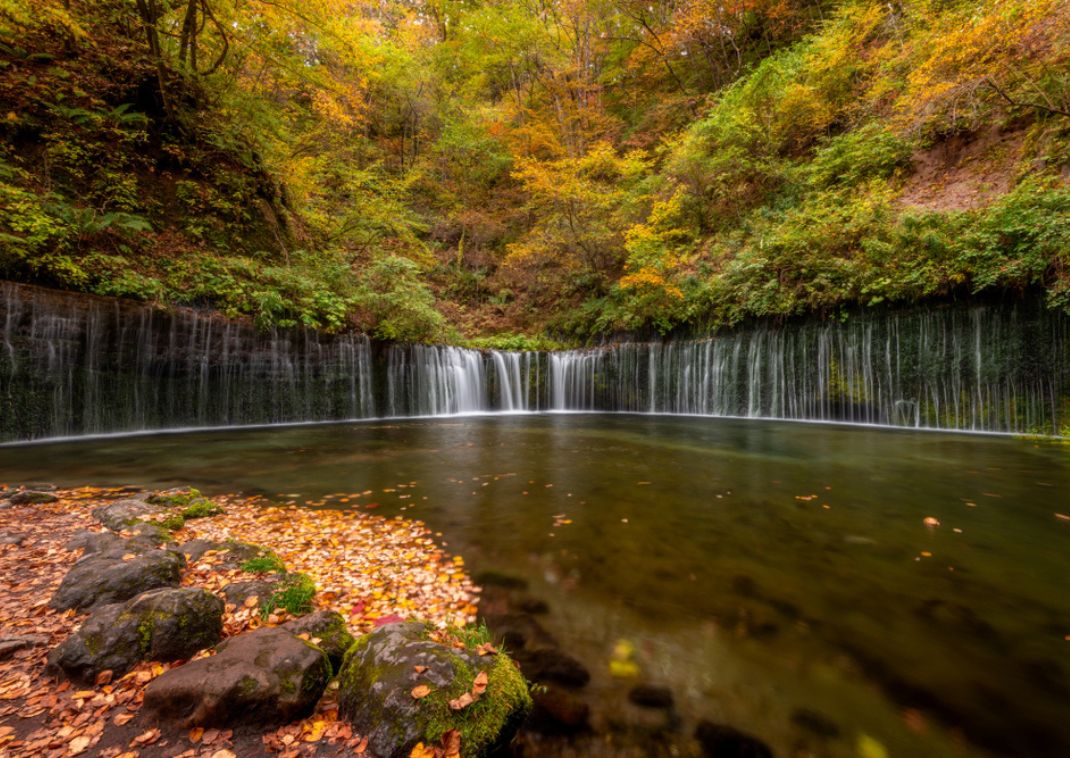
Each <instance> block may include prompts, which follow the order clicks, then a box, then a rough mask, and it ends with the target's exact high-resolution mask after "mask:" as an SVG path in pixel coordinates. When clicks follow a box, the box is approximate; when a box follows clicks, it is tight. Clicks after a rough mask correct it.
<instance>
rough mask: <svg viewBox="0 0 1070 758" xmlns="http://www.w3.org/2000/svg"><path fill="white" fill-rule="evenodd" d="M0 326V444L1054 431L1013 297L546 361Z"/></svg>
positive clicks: (33, 291) (1069, 330) (7, 315)
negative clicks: (447, 428)
mask: <svg viewBox="0 0 1070 758" xmlns="http://www.w3.org/2000/svg"><path fill="white" fill-rule="evenodd" d="M0 324H2V326H3V343H2V349H0V439H30V438H35V437H53V436H64V435H77V434H89V433H97V432H117V431H132V430H143V429H164V428H176V427H186V426H218V425H231V424H256V423H272V422H289V421H320V420H341V419H355V418H370V417H375V416H436V415H451V414H463V413H487V412H531V411H625V412H636V413H680V414H697V415H703V416H744V417H751V418H783V419H806V420H825V421H844V422H851V423H868V424H887V425H892V426H906V427H928V428H945V429H963V430H976V431H1001V432H1036V433H1047V434H1051V433H1058V432H1059V431H1060V430H1065V428H1066V426H1067V424H1068V423H1070V318H1067V317H1066V316H1065V315H1063V314H1059V313H1056V312H1053V311H1049V310H1046V309H1045V308H1044V307H1043V306H1042V305H1041V304H1040V303H1038V302H1035V301H1027V300H1023V301H1019V302H1017V303H1015V304H1011V305H974V306H969V307H944V308H937V309H929V310H924V311H923V310H914V311H906V312H900V313H894V312H893V313H887V314H870V315H865V316H859V317H855V318H852V319H849V320H847V321H846V322H842V323H841V322H830V321H817V320H808V321H801V322H798V323H794V324H789V325H771V324H765V325H758V326H754V327H751V328H746V329H738V330H733V331H729V332H725V333H722V334H717V335H714V336H712V337H707V338H702V339H692V340H667V341H653V342H624V343H619V344H614V345H607V346H603V347H598V348H591V349H584V350H568V351H558V352H552V353H537V352H517V351H495V350H487V351H479V350H469V349H463V348H457V347H447V346H441V345H384V344H377V343H372V342H371V341H369V340H368V339H367V338H365V337H363V336H360V335H353V334H342V335H323V334H319V333H316V332H314V331H312V330H307V329H293V330H282V329H276V330H272V331H268V332H263V331H258V330H257V329H255V328H254V327H253V325H252V324H250V323H248V322H243V321H234V320H228V319H225V318H223V317H221V316H219V315H218V314H212V313H207V312H202V311H196V310H192V309H182V308H177V309H171V310H161V309H158V308H154V307H151V306H147V305H141V304H137V303H132V302H128V301H121V300H115V299H108V298H99V297H91V296H85V295H74V294H70V293H62V292H55V291H50V290H45V289H41V288H37V287H29V286H23V285H16V284H11V283H5V284H0Z"/></svg>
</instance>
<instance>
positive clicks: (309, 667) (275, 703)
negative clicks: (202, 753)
mask: <svg viewBox="0 0 1070 758" xmlns="http://www.w3.org/2000/svg"><path fill="white" fill-rule="evenodd" d="M330 676H331V666H330V663H329V662H328V661H327V656H326V654H325V653H324V652H323V651H322V650H320V649H319V648H318V647H316V646H315V645H313V644H312V643H310V642H306V641H305V640H302V639H299V638H298V637H295V636H294V635H292V634H290V633H289V632H288V631H286V630H285V629H280V628H278V627H273V628H263V629H257V630H256V631H253V632H249V633H247V634H242V635H240V636H238V637H232V638H231V639H229V640H227V641H226V642H224V643H223V644H222V645H220V646H219V648H218V651H217V652H216V654H215V655H213V656H210V657H208V658H201V659H198V660H196V661H190V662H189V663H187V664H185V665H184V666H179V667H178V668H176V669H172V670H170V671H168V672H166V673H164V674H162V675H161V676H159V677H157V678H156V679H154V680H153V682H152V683H151V684H150V685H149V686H148V687H147V688H146V690H145V707H146V708H147V709H149V710H151V711H153V712H155V714H156V715H157V716H158V717H159V718H161V719H163V720H165V721H172V722H177V723H178V724H179V725H180V726H182V727H191V726H229V725H235V724H250V723H259V724H280V723H286V722H288V721H293V720H294V719H300V718H303V717H305V716H307V715H308V714H309V713H311V712H312V710H313V708H315V706H316V703H317V702H318V701H319V699H320V696H321V695H322V694H323V691H324V689H326V687H327V681H328V680H329V679H330Z"/></svg>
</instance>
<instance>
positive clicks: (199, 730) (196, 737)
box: [189, 726, 204, 745]
mask: <svg viewBox="0 0 1070 758" xmlns="http://www.w3.org/2000/svg"><path fill="white" fill-rule="evenodd" d="M202 737H204V727H203V726H195V727H193V728H192V729H190V730H189V741H190V742H192V743H193V744H194V745H196V744H197V743H198V742H200V741H201V738H202Z"/></svg>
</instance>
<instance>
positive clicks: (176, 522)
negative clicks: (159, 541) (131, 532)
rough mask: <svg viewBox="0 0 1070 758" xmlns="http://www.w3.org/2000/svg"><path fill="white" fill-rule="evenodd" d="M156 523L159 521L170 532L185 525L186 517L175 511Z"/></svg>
mask: <svg viewBox="0 0 1070 758" xmlns="http://www.w3.org/2000/svg"><path fill="white" fill-rule="evenodd" d="M157 523H159V525H160V526H162V527H163V528H164V529H167V530H168V531H171V532H175V531H178V530H179V529H181V528H182V527H184V526H185V525H186V519H184V518H183V517H182V516H180V515H179V514H177V513H175V514H173V515H171V516H168V517H167V518H165V519H164V520H163V521H159V522H157Z"/></svg>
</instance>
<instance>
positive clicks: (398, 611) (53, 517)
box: [0, 486, 526, 758]
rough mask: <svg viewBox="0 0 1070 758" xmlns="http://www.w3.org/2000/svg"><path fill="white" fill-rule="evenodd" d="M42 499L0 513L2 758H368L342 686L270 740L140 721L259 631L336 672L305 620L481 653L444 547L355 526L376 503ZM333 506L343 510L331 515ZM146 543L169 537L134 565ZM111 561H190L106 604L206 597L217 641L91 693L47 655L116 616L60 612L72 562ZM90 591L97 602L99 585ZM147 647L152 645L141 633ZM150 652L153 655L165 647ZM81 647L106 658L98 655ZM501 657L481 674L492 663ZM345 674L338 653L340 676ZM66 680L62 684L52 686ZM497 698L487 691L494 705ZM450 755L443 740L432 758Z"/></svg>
mask: <svg viewBox="0 0 1070 758" xmlns="http://www.w3.org/2000/svg"><path fill="white" fill-rule="evenodd" d="M37 489H39V490H41V491H40V492H39V493H36V494H33V495H28V494H27V493H26V492H23V491H18V490H11V491H7V492H6V493H5V496H12V495H13V497H10V498H9V499H7V500H5V501H4V502H3V511H2V514H3V519H2V522H0V576H4V577H6V578H7V579H8V585H9V586H8V587H7V591H6V592H5V593H4V600H3V602H2V603H0V629H2V630H3V631H2V637H3V640H2V644H0V649H2V655H0V657H2V658H3V660H0V755H4V756H11V757H12V758H15V757H17V756H31V755H32V756H42V755H51V756H73V755H83V754H84V755H101V756H112V757H114V756H120V755H122V756H126V757H129V756H137V755H140V756H153V755H167V756H179V755H181V756H185V757H186V758H194V756H214V758H228V756H232V755H241V756H247V755H259V754H281V755H286V756H298V755H335V754H338V753H339V752H342V751H348V752H349V753H352V752H356V753H358V754H362V753H365V752H367V753H368V754H369V755H371V754H373V753H372V752H371V751H370V750H369V749H368V745H369V740H368V734H363V735H362V734H360V733H359V732H358V731H357V730H356V729H354V728H353V726H352V724H351V723H350V721H351V720H352V719H350V720H348V721H347V719H346V718H345V717H344V716H340V711H339V705H340V703H339V700H340V695H339V692H340V690H343V694H342V696H341V697H342V699H344V697H345V693H344V688H340V687H339V684H338V681H337V680H333V681H332V683H331V684H329V685H327V686H326V687H325V689H324V690H323V696H322V697H321V698H317V699H316V701H314V702H315V705H314V708H312V709H311V710H310V712H308V713H301V714H300V716H301V717H300V718H295V719H289V720H286V721H283V722H280V723H270V724H269V723H268V722H269V721H270V719H262V720H261V721H262V723H263V724H264V725H263V726H256V725H255V724H252V723H249V722H255V721H257V719H255V718H244V717H243V714H235V718H234V719H233V722H234V723H233V724H231V725H223V724H220V725H218V726H216V727H215V728H213V725H212V724H208V723H205V724H203V725H201V724H195V725H190V724H191V722H190V721H189V719H187V720H186V722H185V723H183V722H182V721H181V720H171V719H168V718H166V717H161V714H160V713H159V712H155V713H154V712H152V711H151V709H148V710H146V709H145V708H144V705H145V701H146V693H147V692H148V691H149V690H150V688H151V686H156V687H157V689H160V686H159V683H160V682H161V681H165V680H167V679H168V677H166V676H165V675H166V674H168V672H176V671H180V670H181V669H182V668H183V666H193V665H194V664H195V663H201V662H203V661H204V660H205V659H207V658H209V657H210V656H211V654H212V652H213V650H223V652H220V653H217V655H220V656H221V655H225V654H226V650H227V649H228V648H233V647H234V644H235V643H234V642H233V641H234V640H235V639H243V640H244V639H248V638H250V635H251V634H254V633H255V634H260V635H264V634H268V633H271V634H283V632H282V631H281V630H282V629H286V630H287V631H288V632H289V631H293V632H294V633H295V634H296V635H297V638H299V639H301V640H303V641H304V642H306V643H308V645H307V647H312V645H313V644H314V645H316V646H319V647H322V648H323V650H324V651H325V652H328V653H331V657H332V659H334V658H335V655H334V653H333V652H332V651H331V650H330V647H331V644H332V642H333V641H332V640H327V639H320V636H318V635H322V636H323V637H324V638H326V637H327V635H326V634H325V633H323V632H316V631H313V632H312V633H311V634H308V633H304V634H302V633H299V632H298V631H297V630H298V629H299V628H301V627H297V626H294V625H295V624H302V623H305V627H304V628H311V627H309V626H308V624H307V623H306V622H305V619H313V618H327V617H328V616H329V617H330V618H332V619H333V618H337V617H336V616H334V614H340V615H341V618H342V619H344V620H345V623H344V627H346V629H343V630H342V634H343V635H344V637H345V639H352V638H350V637H349V633H350V632H351V633H352V634H354V635H357V636H360V635H367V634H368V633H370V632H375V631H376V630H379V629H394V628H397V627H398V626H401V625H399V624H397V622H400V621H402V620H412V619H420V620H422V621H425V622H427V624H428V627H427V632H426V637H427V639H428V642H426V643H421V644H424V645H427V644H438V643H441V644H444V645H445V646H446V647H447V648H456V649H457V650H459V651H460V652H459V653H458V654H465V651H464V649H463V648H464V641H471V640H472V639H474V638H473V637H472V635H473V634H474V633H473V632H471V631H470V630H465V631H459V630H462V629H464V627H465V626H466V625H467V624H470V623H471V622H473V621H474V619H475V612H476V607H475V602H476V599H477V597H478V588H477V587H475V586H474V585H473V584H472V582H471V580H470V579H469V578H468V576H467V574H466V573H465V570H464V566H463V560H462V559H461V558H460V557H459V556H451V555H449V554H448V553H447V552H445V551H444V550H443V549H442V548H441V547H439V546H438V544H437V543H436V540H435V538H434V535H433V534H432V533H431V532H430V531H429V530H428V529H427V528H426V527H425V526H424V525H423V524H422V523H420V522H418V521H414V520H410V519H403V518H400V517H398V518H382V517H378V516H375V515H373V514H369V513H367V512H362V511H361V505H362V503H363V501H362V498H363V499H364V500H366V499H367V498H366V495H368V494H370V493H348V494H347V493H337V494H336V495H335V496H334V497H332V498H323V499H322V500H320V501H317V502H313V503H309V504H307V506H310V507H306V508H304V509H301V510H298V509H297V508H296V507H295V505H296V503H293V502H286V501H283V504H281V505H275V506H272V507H269V504H268V503H267V502H266V501H264V500H263V499H260V498H241V497H237V496H220V497H214V498H211V499H209V498H204V497H201V496H200V494H199V493H197V492H196V491H195V490H183V491H177V492H167V493H158V494H157V495H155V496H153V497H150V496H149V493H145V492H140V491H132V488H107V489H102V488H93V487H82V488H77V489H67V490H51V489H50V488H47V487H41V486H37ZM146 498H147V499H146ZM138 503H140V504H141V505H143V506H144V509H143V510H142V513H141V516H140V517H139V518H136V519H135V518H128V514H131V513H133V512H134V511H136V510H137V509H138V508H139V506H138V505H137V504H138ZM153 503H155V505H154V504H153ZM328 503H332V504H335V505H337V506H340V508H345V510H341V509H340V508H336V509H330V508H326V507H324V506H326V505H327V504H328ZM100 521H103V522H104V523H103V524H102V523H98V522H100ZM116 527H118V528H116ZM167 532H169V534H167ZM150 534H152V535H159V536H160V537H162V545H160V546H159V547H158V548H152V549H150V550H146V551H145V552H141V551H142V549H143V547H144V546H143V541H144V540H145V539H146V538H147V536H148V535H150ZM124 540H125V541H124ZM104 544H107V545H108V546H109V547H108V548H103V547H102V545H104ZM112 547H117V548H118V550H117V551H114V552H115V558H116V564H119V565H120V568H124V569H125V568H132V567H134V565H135V564H137V563H138V562H139V561H144V560H147V557H146V556H149V555H155V554H163V553H171V554H178V555H180V556H182V557H181V558H178V559H177V560H179V561H180V562H181V563H182V564H183V567H182V570H181V576H180V581H179V583H178V586H177V587H176V588H174V589H172V590H168V589H162V590H160V589H158V590H155V591H151V590H150V591H148V592H144V593H142V594H140V595H137V596H136V597H135V598H134V599H133V600H126V599H125V598H121V597H112V596H108V597H107V598H103V600H107V601H108V602H111V601H113V600H114V601H115V602H122V601H125V602H126V603H127V605H129V604H130V603H131V602H132V603H135V605H136V603H137V602H140V601H142V600H143V599H144V598H146V597H148V596H153V595H154V592H155V593H157V594H158V593H160V592H176V593H180V592H186V591H188V592H206V593H208V594H210V595H212V596H214V597H217V598H219V600H218V601H213V602H218V603H219V605H220V607H221V608H222V618H221V625H220V632H221V634H220V635H219V636H220V637H221V639H222V642H221V643H220V644H217V645H215V646H212V647H209V648H206V649H204V650H201V651H200V652H197V653H195V654H193V655H192V656H182V657H181V658H180V659H178V660H139V661H136V662H134V663H133V665H132V666H131V667H130V670H129V671H121V670H120V671H113V670H101V671H96V673H95V674H93V675H92V677H91V681H88V682H87V681H78V679H79V676H77V675H75V673H72V672H76V673H77V674H80V675H84V674H85V671H86V669H85V667H84V660H80V661H79V665H82V666H83V667H82V668H79V669H75V668H72V667H71V666H68V663H69V661H67V660H65V659H64V657H63V656H62V655H57V653H56V652H53V651H57V650H67V652H69V648H70V646H71V644H72V643H71V642H70V640H71V639H75V638H77V637H78V636H79V635H81V636H82V637H85V636H86V632H85V630H86V629H88V628H89V627H90V626H91V625H92V623H93V622H94V619H95V618H96V617H97V616H98V615H99V614H102V613H105V612H106V611H107V609H108V608H112V607H118V606H117V605H116V606H104V603H103V601H102V602H101V603H98V604H96V605H95V606H91V605H90V604H89V601H85V602H82V601H81V599H80V598H78V597H75V599H74V600H71V601H69V602H67V603H65V604H66V605H70V606H74V607H68V608H66V609H63V608H57V607H56V606H57V602H56V599H57V597H59V596H61V595H64V593H66V595H64V596H65V597H66V596H71V586H72V582H71V580H70V579H69V576H70V575H73V574H75V573H76V571H75V570H74V569H72V567H77V566H78V563H77V561H79V558H83V557H84V558H85V560H83V561H81V563H82V564H83V565H84V564H85V563H86V562H87V561H88V562H92V561H98V562H99V561H102V560H104V558H102V557H100V556H102V555H107V550H110V549H111V548H112ZM125 551H129V552H125ZM86 556H88V557H86ZM102 565H103V564H102ZM105 568H107V567H106V566H105ZM69 570H70V571H69ZM108 571H111V569H107V570H101V569H96V570H95V572H94V573H95V574H97V575H99V576H104V575H106V574H108ZM106 583H107V582H106V581H105V584H106ZM115 586H118V585H115V584H114V583H113V585H112V588H113V589H114V587H115ZM76 589H77V588H76ZM94 591H97V592H100V591H101V590H100V586H99V585H98V586H96V587H95V588H94ZM127 594H129V593H127ZM98 599H102V598H101V596H99V595H98ZM62 604H64V603H61V604H60V605H62ZM102 607H103V608H104V609H103V610H102ZM124 607H125V606H124ZM86 611H89V612H90V613H89V614H88V616H87V613H86ZM309 613H311V614H312V615H309V616H306V615H305V614H309ZM158 615H159V614H158V613H157V616H158ZM299 617H300V618H299ZM153 618H154V619H155V618H156V616H154V617H153ZM121 619H122V617H121V616H120V621H121ZM153 623H156V622H155V621H154V622H153ZM158 626H159V625H158V624H157V627H158ZM410 626H411V625H410ZM258 630H259V631H258ZM264 630H270V631H267V632H266V631H264ZM182 631H183V633H182V635H180V636H184V637H189V636H190V635H191V634H192V632H190V631H189V627H186V628H184V629H183V630H182ZM154 633H159V629H158V628H157V630H156V632H154ZM138 634H139V635H142V636H144V634H145V632H144V629H143V627H141V626H139V627H138ZM289 636H290V635H289V634H287V637H289ZM372 638H373V637H369V636H365V637H362V638H361V639H362V640H368V639H372ZM87 639H88V638H87ZM65 641H66V642H65ZM89 641H90V642H91V641H92V640H89ZM152 644H153V646H154V649H156V648H159V647H160V646H159V645H157V644H156V640H153V641H152ZM441 644H440V646H441ZM480 644H482V643H480ZM86 647H87V649H89V650H90V652H92V653H93V654H94V655H95V654H97V651H96V650H95V649H94V646H93V645H92V644H87V645H86ZM344 650H345V646H343V647H342V651H341V652H344ZM487 652H488V651H487V650H484V654H486V653H487ZM493 653H494V654H493V655H492V656H491V657H489V658H487V659H486V660H487V661H488V663H489V662H491V661H494V660H496V659H497V658H499V656H498V655H497V651H496V650H495V651H493ZM82 657H83V659H84V658H85V657H86V656H85V654H84V651H83V656H82ZM142 657H149V656H142ZM164 657H168V656H164ZM172 657H173V656H172ZM70 658H72V656H71V655H67V659H70ZM183 658H188V659H189V662H187V661H186V660H183ZM105 660H106V661H114V660H117V659H116V658H115V657H114V656H113V657H111V658H106V659H105ZM505 660H507V659H505ZM340 661H341V654H340V653H339V654H338V656H337V660H335V661H334V668H335V673H337V665H338V663H339V662H340ZM101 665H104V664H101ZM57 666H67V670H66V671H64V672H63V673H57V670H56V669H57ZM417 668H419V667H417ZM91 670H92V669H91ZM495 670H496V669H495ZM92 671H95V670H92ZM65 674H66V675H65ZM67 675H70V677H71V678H72V679H74V680H75V681H70V680H69V679H68V676H67ZM172 679H174V677H173V676H172ZM518 680H519V681H521V682H522V679H518ZM154 682H157V685H153V683H154ZM493 687H494V683H493V680H492V694H493ZM174 689H175V685H174V684H172V685H171V691H173V690H174ZM487 697H488V698H489V697H490V695H488V696H487ZM525 697H526V695H525ZM224 699H225V698H224ZM478 699H479V698H476V700H478ZM150 700H151V695H150ZM414 702H415V700H414ZM306 710H307V709H306ZM373 744H374V739H373ZM447 747H448V745H446V743H445V742H443V743H442V745H440V746H438V749H440V750H441V751H445V749H446V748H447ZM431 750H432V752H433V750H434V748H431ZM430 754H431V753H428V755H430ZM442 754H445V752H443V753H442ZM466 754H467V753H466Z"/></svg>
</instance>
